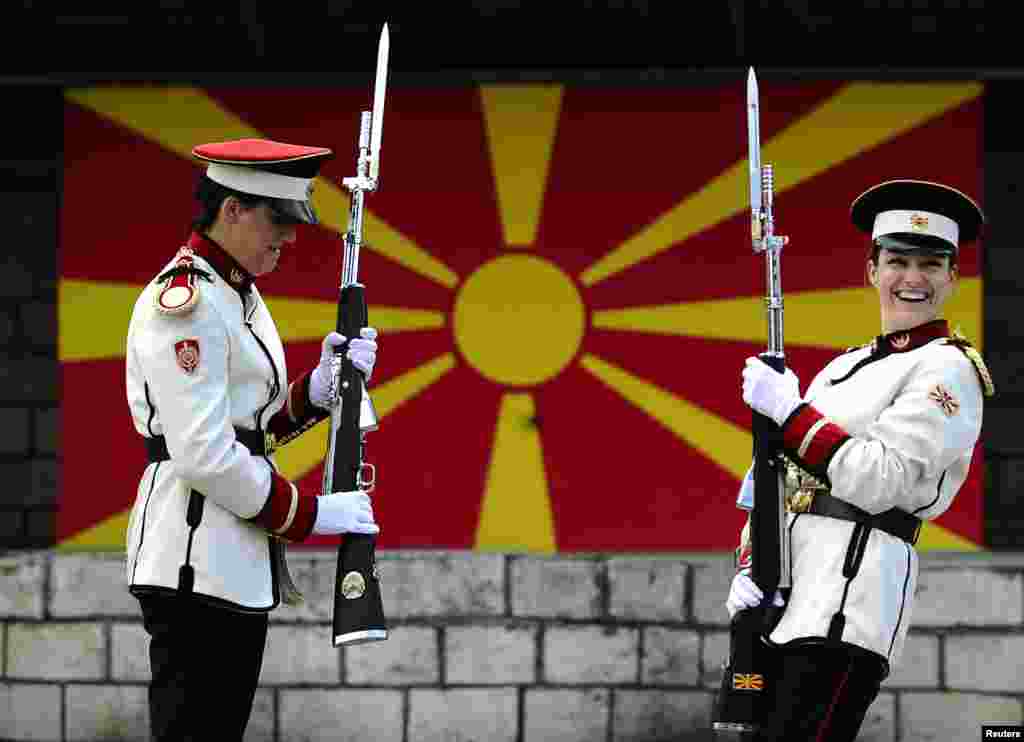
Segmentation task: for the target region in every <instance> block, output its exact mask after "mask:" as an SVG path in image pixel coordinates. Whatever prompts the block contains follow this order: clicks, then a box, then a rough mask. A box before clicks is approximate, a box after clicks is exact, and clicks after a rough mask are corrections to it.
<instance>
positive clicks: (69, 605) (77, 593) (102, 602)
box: [50, 554, 142, 619]
mask: <svg viewBox="0 0 1024 742" xmlns="http://www.w3.org/2000/svg"><path fill="white" fill-rule="evenodd" d="M50 613H51V614H52V615H53V616H54V617H55V618H82V617H93V616H113V617H117V618H133V619H141V618H142V610H141V609H140V608H139V601H138V600H136V599H135V597H134V596H133V595H132V594H131V593H130V592H128V583H127V581H126V580H125V573H124V555H123V554H82V555H78V554H75V555H67V556H57V557H55V558H54V560H53V579H52V580H51V584H50Z"/></svg>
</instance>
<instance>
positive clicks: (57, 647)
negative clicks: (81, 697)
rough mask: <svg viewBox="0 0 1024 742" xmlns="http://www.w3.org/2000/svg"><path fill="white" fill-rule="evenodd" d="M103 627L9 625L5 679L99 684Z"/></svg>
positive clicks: (102, 669)
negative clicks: (92, 681)
mask: <svg viewBox="0 0 1024 742" xmlns="http://www.w3.org/2000/svg"><path fill="white" fill-rule="evenodd" d="M105 653H106V642H105V641H104V637H103V627H102V626H101V625H100V624H96V623H51V624H9V625H8V626H7V677H9V678H19V679H26V680H102V679H103V678H104V674H105V671H106V657H105Z"/></svg>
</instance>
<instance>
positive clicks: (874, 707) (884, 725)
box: [857, 693, 896, 742]
mask: <svg viewBox="0 0 1024 742" xmlns="http://www.w3.org/2000/svg"><path fill="white" fill-rule="evenodd" d="M895 739H896V695H895V694H894V693H879V694H878V697H877V698H876V699H875V700H874V702H873V703H872V704H871V705H870V706H868V712H867V713H866V714H865V715H864V722H863V723H862V724H861V725H860V734H858V735H857V742H893V740H895Z"/></svg>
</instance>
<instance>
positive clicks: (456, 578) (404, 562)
mask: <svg viewBox="0 0 1024 742" xmlns="http://www.w3.org/2000/svg"><path fill="white" fill-rule="evenodd" d="M377 569H378V571H379V573H380V587H381V600H382V602H383V603H384V613H385V615H387V616H389V617H392V618H409V617H421V616H448V617H451V616H500V615H503V614H504V613H505V557H504V555H502V554H477V553H473V552H465V553H462V552H450V553H448V552H446V553H442V554H430V553H421V554H418V555H409V554H406V555H397V554H392V555H387V554H382V555H380V556H379V557H378V559H377Z"/></svg>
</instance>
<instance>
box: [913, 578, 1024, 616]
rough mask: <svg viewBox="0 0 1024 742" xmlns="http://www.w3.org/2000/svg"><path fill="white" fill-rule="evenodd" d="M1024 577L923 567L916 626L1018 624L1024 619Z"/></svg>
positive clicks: (918, 593) (918, 587)
mask: <svg viewBox="0 0 1024 742" xmlns="http://www.w3.org/2000/svg"><path fill="white" fill-rule="evenodd" d="M1022 611H1024V577H1022V576H1021V574H1020V573H1014V572H1002V571H998V572H997V571H994V570H989V569H922V570H921V572H920V577H919V579H918V585H917V593H916V602H915V605H914V613H913V615H912V616H911V621H912V625H913V626H915V627H919V628H920V627H925V626H929V627H931V626H935V627H939V626H942V627H946V626H1017V627H1019V626H1020V625H1021V623H1022V622H1024V614H1022Z"/></svg>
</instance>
